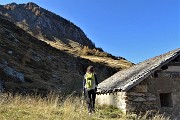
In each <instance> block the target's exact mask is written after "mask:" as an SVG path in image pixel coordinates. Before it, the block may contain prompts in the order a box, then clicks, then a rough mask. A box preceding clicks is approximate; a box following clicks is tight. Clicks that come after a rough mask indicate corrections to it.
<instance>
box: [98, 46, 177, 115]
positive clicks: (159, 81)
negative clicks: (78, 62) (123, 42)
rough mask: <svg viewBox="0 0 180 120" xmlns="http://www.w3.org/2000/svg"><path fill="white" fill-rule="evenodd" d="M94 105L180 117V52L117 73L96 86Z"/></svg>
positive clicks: (171, 52)
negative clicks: (95, 102) (95, 103)
mask: <svg viewBox="0 0 180 120" xmlns="http://www.w3.org/2000/svg"><path fill="white" fill-rule="evenodd" d="M97 94H98V95H97V103H98V104H100V105H103V104H106V105H113V106H115V107H117V108H120V109H121V110H122V111H123V112H125V113H127V112H135V113H139V112H146V111H152V112H157V111H160V112H163V113H164V112H165V113H170V114H171V115H180V48H178V49H176V50H173V51H170V52H168V53H165V54H162V55H159V56H156V57H154V58H151V59H148V60H146V61H144V62H141V63H138V64H136V65H134V66H132V67H131V68H129V69H125V70H122V71H119V72H117V73H116V74H114V75H113V76H111V77H109V78H107V79H106V80H104V81H103V82H101V83H100V84H99V85H98V91H97Z"/></svg>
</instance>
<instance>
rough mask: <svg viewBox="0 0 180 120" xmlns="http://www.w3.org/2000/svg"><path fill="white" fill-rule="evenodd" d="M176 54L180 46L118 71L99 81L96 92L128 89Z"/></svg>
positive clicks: (178, 52)
mask: <svg viewBox="0 0 180 120" xmlns="http://www.w3.org/2000/svg"><path fill="white" fill-rule="evenodd" d="M178 55H180V48H178V49H175V50H172V51H170V52H168V53H165V54H162V55H159V56H156V57H154V58H151V59H148V60H145V61H143V62H140V63H138V64H136V65H134V66H132V67H131V68H129V69H125V70H122V71H119V72H117V73H115V74H114V75H113V76H111V77H109V78H107V79H106V80H104V81H103V82H101V83H99V85H98V90H97V93H98V94H105V93H112V92H118V91H128V90H129V89H131V88H132V87H133V86H135V85H137V84H139V83H140V82H141V81H143V80H144V79H145V78H147V77H148V76H149V75H150V74H151V73H153V72H155V70H157V68H161V67H162V66H163V65H165V64H167V63H168V62H170V61H171V60H172V59H174V58H175V57H177V56H178Z"/></svg>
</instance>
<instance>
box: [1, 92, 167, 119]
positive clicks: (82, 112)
mask: <svg viewBox="0 0 180 120" xmlns="http://www.w3.org/2000/svg"><path fill="white" fill-rule="evenodd" d="M147 116H148V115H147V114H146V115H143V116H137V115H132V114H131V115H130V114H129V115H125V114H123V113H122V112H121V110H119V109H117V108H115V107H113V106H97V107H96V113H94V114H92V115H89V114H88V112H87V106H86V104H83V103H82V102H81V99H80V98H78V97H72V96H67V97H64V96H59V95H54V94H50V95H48V97H45V98H41V97H39V96H29V95H27V96H21V95H15V96H13V95H11V94H9V95H7V94H3V95H1V96H0V120H147ZM149 119H152V120H167V119H168V118H165V117H164V116H163V115H160V114H157V115H156V116H154V117H152V118H149Z"/></svg>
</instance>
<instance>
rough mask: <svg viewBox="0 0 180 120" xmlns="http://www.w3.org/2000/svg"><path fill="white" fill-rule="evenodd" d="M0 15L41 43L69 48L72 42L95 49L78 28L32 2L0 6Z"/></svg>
mask: <svg viewBox="0 0 180 120" xmlns="http://www.w3.org/2000/svg"><path fill="white" fill-rule="evenodd" d="M0 14H1V15H4V16H6V17H8V18H9V20H10V21H11V22H13V23H15V24H16V25H18V26H19V27H21V28H22V29H24V30H25V31H27V32H29V33H31V34H32V35H33V36H35V37H37V38H38V39H41V40H43V41H54V42H60V43H62V44H67V45H70V46H72V44H70V43H72V42H73V43H75V44H78V45H82V46H88V47H89V48H95V45H94V44H93V43H92V41H91V40H89V39H88V38H87V36H86V35H85V33H84V32H83V31H82V30H81V29H80V28H79V27H78V26H76V25H74V24H73V23H72V22H70V21H68V20H66V19H64V18H63V17H60V16H58V15H56V14H54V13H52V12H50V11H48V10H45V9H44V8H41V7H40V6H38V5H37V4H35V3H33V2H29V3H27V4H16V3H11V4H7V5H4V6H3V5H0Z"/></svg>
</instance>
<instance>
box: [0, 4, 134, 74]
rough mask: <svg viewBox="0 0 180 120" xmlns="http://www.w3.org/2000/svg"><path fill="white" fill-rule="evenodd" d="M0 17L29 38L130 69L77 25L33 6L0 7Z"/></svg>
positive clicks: (81, 55)
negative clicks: (94, 41)
mask: <svg viewBox="0 0 180 120" xmlns="http://www.w3.org/2000/svg"><path fill="white" fill-rule="evenodd" d="M0 14H1V15H3V16H6V17H7V18H8V19H9V20H10V21H11V22H13V23H14V24H16V25H17V26H19V27H20V28H22V29H24V30H25V31H26V32H28V33H30V34H31V35H32V36H34V37H36V38H38V39H39V40H42V41H44V42H46V43H47V44H49V45H51V46H53V47H55V48H57V49H60V50H63V51H65V52H67V53H70V54H73V55H76V56H80V57H82V58H85V59H89V60H91V61H93V62H99V63H102V64H106V65H108V66H110V67H114V68H116V69H118V70H120V69H124V68H129V67H130V66H132V63H131V62H130V61H127V60H126V59H125V58H123V57H116V56H113V55H111V54H109V53H107V52H104V51H103V50H102V49H101V48H96V46H95V44H94V43H93V42H92V41H91V40H90V39H89V38H87V36H86V35H85V33H84V32H83V31H82V30H81V29H80V28H79V27H78V26H76V25H75V24H73V23H72V22H70V21H69V20H66V19H65V18H63V17H61V16H58V15H56V14H54V13H52V12H50V11H48V10H45V9H44V8H41V7H40V6H38V5H36V4H35V3H32V2H29V3H27V4H16V3H11V4H7V5H4V6H3V5H0Z"/></svg>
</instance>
